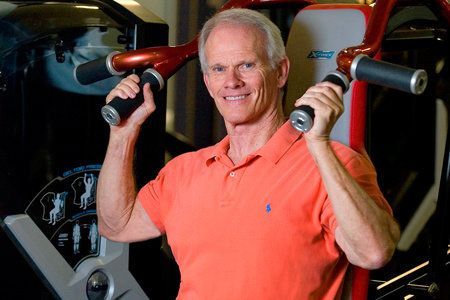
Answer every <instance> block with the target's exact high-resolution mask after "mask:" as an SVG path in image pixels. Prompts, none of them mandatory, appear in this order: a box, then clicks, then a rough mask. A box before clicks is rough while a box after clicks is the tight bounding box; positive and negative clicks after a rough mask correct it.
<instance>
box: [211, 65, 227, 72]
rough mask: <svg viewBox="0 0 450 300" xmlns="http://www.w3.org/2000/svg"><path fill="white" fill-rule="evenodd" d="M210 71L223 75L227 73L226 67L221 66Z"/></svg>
mask: <svg viewBox="0 0 450 300" xmlns="http://www.w3.org/2000/svg"><path fill="white" fill-rule="evenodd" d="M210 69H211V72H213V73H222V72H223V71H225V67H223V66H220V65H216V66H212V67H211V68H210Z"/></svg>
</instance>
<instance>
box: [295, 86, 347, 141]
mask: <svg viewBox="0 0 450 300" xmlns="http://www.w3.org/2000/svg"><path fill="white" fill-rule="evenodd" d="M342 97H343V94H342V88H341V87H340V86H338V85H336V84H333V83H330V82H320V83H318V84H316V85H314V86H312V87H310V88H309V89H308V90H307V91H306V92H305V94H304V95H303V96H302V97H301V98H299V99H297V101H296V102H295V106H296V107H298V106H300V105H309V106H311V108H313V109H314V114H315V118H314V125H313V127H312V128H311V130H309V131H308V132H306V133H305V138H306V140H307V142H308V144H310V143H314V142H323V141H328V140H329V138H330V133H331V130H332V129H333V126H334V124H335V123H336V121H337V120H338V118H339V117H340V116H341V114H342V113H343V112H344V104H343V99H342Z"/></svg>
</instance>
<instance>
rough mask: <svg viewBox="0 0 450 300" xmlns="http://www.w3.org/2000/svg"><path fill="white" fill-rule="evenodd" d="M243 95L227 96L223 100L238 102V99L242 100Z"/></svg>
mask: <svg viewBox="0 0 450 300" xmlns="http://www.w3.org/2000/svg"><path fill="white" fill-rule="evenodd" d="M244 98H245V95H241V96H228V97H225V100H240V99H244Z"/></svg>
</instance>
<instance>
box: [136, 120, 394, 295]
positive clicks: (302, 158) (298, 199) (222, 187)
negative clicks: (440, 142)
mask: <svg viewBox="0 0 450 300" xmlns="http://www.w3.org/2000/svg"><path fill="white" fill-rule="evenodd" d="M333 147H334V150H335V152H336V154H337V156H338V157H339V159H340V160H341V161H342V163H343V165H344V166H345V167H346V168H347V169H348V170H349V172H350V173H351V174H352V175H353V176H354V177H355V178H356V180H357V181H358V182H359V183H360V184H361V185H362V186H363V188H364V189H365V190H366V192H367V193H369V195H371V196H372V198H373V199H375V201H377V203H378V205H379V206H381V207H384V208H385V209H386V210H388V211H390V208H389V205H388V204H387V202H386V200H385V199H384V197H383V195H382V194H381V192H380V190H379V188H378V186H377V182H376V174H375V171H374V170H373V168H372V167H371V163H370V162H368V161H367V160H366V159H365V158H364V157H363V156H361V155H359V154H358V153H356V152H354V151H353V150H351V149H349V148H348V147H345V146H343V145H341V144H338V143H333ZM228 148H229V139H228V138H227V137H226V138H225V139H223V140H222V141H221V142H219V143H218V144H216V145H214V146H211V147H208V148H204V149H202V150H199V151H197V152H191V153H186V154H183V155H181V156H179V157H177V158H175V159H173V160H171V161H170V162H169V163H168V164H167V165H166V166H165V167H164V168H163V169H162V170H161V172H160V173H159V175H158V176H157V178H156V179H155V180H153V181H151V182H149V183H148V184H147V185H145V186H144V187H143V188H142V189H141V191H140V192H139V195H138V198H139V200H140V201H141V203H142V205H143V207H144V208H145V210H146V212H147V213H148V214H149V216H150V218H151V220H152V221H153V222H154V223H155V225H156V226H158V228H159V229H160V231H161V232H162V233H166V234H167V238H168V242H169V244H170V246H171V248H172V251H173V254H174V256H175V259H176V261H177V263H178V265H179V268H180V272H181V284H180V290H179V294H178V299H196V300H197V299H208V300H212V299H224V300H230V299H239V300H243V299H258V300H261V299H336V298H337V297H339V295H340V293H341V289H342V288H341V287H342V282H343V278H344V274H345V272H346V269H347V266H348V261H347V259H346V257H345V255H344V254H343V252H342V250H341V249H340V248H339V247H338V245H337V244H336V242H335V237H334V230H335V228H336V226H337V225H336V219H335V216H334V214H333V209H332V207H331V203H330V202H329V200H328V199H327V193H326V191H325V188H324V186H323V184H322V181H321V177H320V174H319V172H318V169H317V168H316V165H315V163H314V161H313V159H312V157H311V156H310V154H309V152H308V149H307V147H306V142H305V141H304V139H302V134H300V133H299V132H298V131H296V130H295V129H293V128H292V127H291V125H290V124H289V122H287V123H285V124H284V125H283V126H282V127H281V128H280V129H279V130H278V131H277V132H276V133H275V135H274V136H273V137H272V138H271V139H270V140H269V141H268V143H267V144H266V145H265V146H263V147H262V148H261V149H259V150H258V151H256V152H255V153H253V154H251V155H249V156H248V157H247V158H246V159H245V160H244V161H242V162H241V163H240V164H238V165H233V163H232V162H231V160H230V159H229V158H228V157H227V155H226V153H227V150H228Z"/></svg>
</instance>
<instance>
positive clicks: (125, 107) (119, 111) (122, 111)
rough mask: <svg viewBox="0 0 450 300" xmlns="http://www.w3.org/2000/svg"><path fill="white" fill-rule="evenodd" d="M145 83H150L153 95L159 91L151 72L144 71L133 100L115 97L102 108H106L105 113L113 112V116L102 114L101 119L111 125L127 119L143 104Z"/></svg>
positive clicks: (159, 87)
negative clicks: (138, 89)
mask: <svg viewBox="0 0 450 300" xmlns="http://www.w3.org/2000/svg"><path fill="white" fill-rule="evenodd" d="M146 83H150V89H151V90H152V92H153V93H156V92H157V91H159V90H160V89H161V86H160V83H159V81H158V78H157V77H156V75H155V74H153V73H152V72H146V71H145V72H144V73H143V74H142V75H141V81H140V82H139V88H140V91H139V93H137V94H136V97H135V98H133V99H128V98H127V99H122V98H120V97H115V98H114V99H113V100H111V101H110V102H109V103H108V104H107V105H105V106H104V107H103V109H102V111H103V110H104V109H105V108H107V111H110V112H111V111H113V112H114V114H105V113H103V117H104V118H105V120H106V121H107V122H108V123H110V124H112V125H118V124H119V123H120V121H121V120H125V119H126V118H128V116H129V115H131V114H132V113H133V112H134V111H135V110H136V109H137V108H138V107H139V106H140V105H141V104H142V103H143V102H144V94H143V92H142V89H143V87H144V85H145V84H146ZM117 116H118V118H117Z"/></svg>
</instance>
